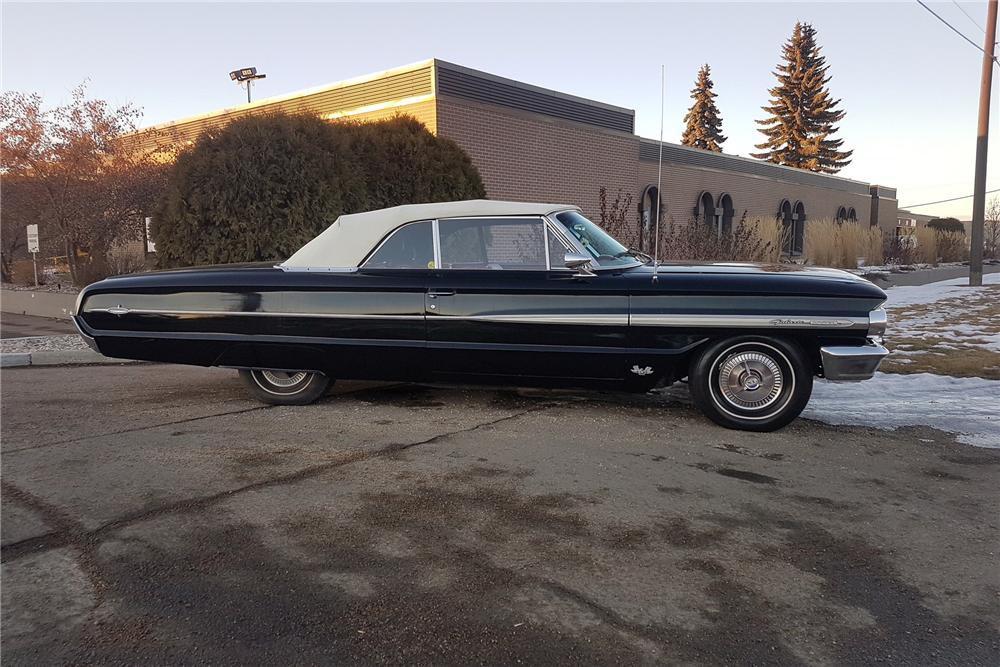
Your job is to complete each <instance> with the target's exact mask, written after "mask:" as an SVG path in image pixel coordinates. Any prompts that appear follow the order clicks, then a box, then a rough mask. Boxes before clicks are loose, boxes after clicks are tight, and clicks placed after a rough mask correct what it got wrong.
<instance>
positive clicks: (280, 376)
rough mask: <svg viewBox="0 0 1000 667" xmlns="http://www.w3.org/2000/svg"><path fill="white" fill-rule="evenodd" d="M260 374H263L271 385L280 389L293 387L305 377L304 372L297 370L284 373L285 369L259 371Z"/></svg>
mask: <svg viewBox="0 0 1000 667" xmlns="http://www.w3.org/2000/svg"><path fill="white" fill-rule="evenodd" d="M260 374H261V375H263V376H264V379H265V380H267V381H268V382H270V383H271V384H272V385H274V386H275V387H281V388H282V389H287V388H288V387H294V386H295V385H297V384H299V383H300V382H302V381H303V380H305V379H306V374H305V373H303V372H302V371H299V372H298V373H286V372H285V371H260Z"/></svg>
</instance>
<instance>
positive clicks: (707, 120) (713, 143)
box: [681, 63, 726, 153]
mask: <svg viewBox="0 0 1000 667" xmlns="http://www.w3.org/2000/svg"><path fill="white" fill-rule="evenodd" d="M711 74H712V70H711V68H710V67H709V66H708V64H707V63H706V64H704V65H702V66H701V68H700V69H699V70H698V80H697V81H696V82H695V84H694V90H692V91H691V99H693V100H694V104H692V105H691V108H690V109H688V112H687V115H685V116H684V123H685V124H686V127H685V128H684V134H682V135H681V143H682V144H684V145H685V146H692V147H694V148H704V149H705V150H709V151H715V152H716V153H721V152H722V144H723V142H725V140H726V138H725V137H724V136H722V118H721V117H720V116H719V108H718V107H717V106H715V98H716V97H718V96H717V95H716V94H715V91H713V90H712V88H713V87H714V86H715V84H714V83H712V78H711Z"/></svg>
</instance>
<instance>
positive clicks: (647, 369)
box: [631, 364, 653, 375]
mask: <svg viewBox="0 0 1000 667" xmlns="http://www.w3.org/2000/svg"><path fill="white" fill-rule="evenodd" d="M631 372H633V373H635V374H636V375H652V374H653V367H652V366H646V367H644V368H639V364H636V365H635V366H633V367H632V369H631Z"/></svg>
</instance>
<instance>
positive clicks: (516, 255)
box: [438, 218, 545, 271]
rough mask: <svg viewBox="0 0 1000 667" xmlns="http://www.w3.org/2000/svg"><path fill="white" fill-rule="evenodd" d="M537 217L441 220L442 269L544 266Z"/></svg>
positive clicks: (542, 239) (539, 268)
mask: <svg viewBox="0 0 1000 667" xmlns="http://www.w3.org/2000/svg"><path fill="white" fill-rule="evenodd" d="M544 229H545V228H544V227H543V223H542V220H541V219H540V218H470V219H453V220H441V221H439V222H438V233H439V234H440V237H441V265H442V268H445V269H483V270H494V271H498V270H515V271H544V270H545V231H544Z"/></svg>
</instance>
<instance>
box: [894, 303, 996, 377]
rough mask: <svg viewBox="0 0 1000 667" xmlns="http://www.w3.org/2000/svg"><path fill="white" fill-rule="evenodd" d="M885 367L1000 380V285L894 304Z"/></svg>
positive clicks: (898, 371) (903, 370)
mask: <svg viewBox="0 0 1000 667" xmlns="http://www.w3.org/2000/svg"><path fill="white" fill-rule="evenodd" d="M889 318H890V319H889V337H888V343H889V347H890V349H892V351H893V353H892V354H891V355H890V356H889V357H888V358H887V359H886V360H885V361H883V362H882V366H881V370H882V371H884V372H886V373H904V374H905V373H935V374H937V375H950V376H953V377H981V378H986V379H990V380H1000V351H997V350H995V349H990V347H989V340H988V337H991V336H997V335H1000V287H998V286H994V285H991V286H987V287H986V288H984V289H982V290H977V291H976V292H974V293H969V294H963V295H961V296H957V297H954V298H950V299H941V300H939V301H935V302H933V303H924V304H913V305H909V306H900V307H898V308H890V309H889Z"/></svg>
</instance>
